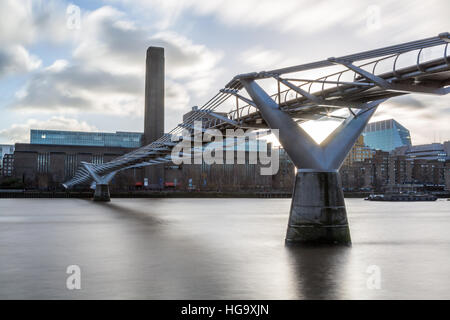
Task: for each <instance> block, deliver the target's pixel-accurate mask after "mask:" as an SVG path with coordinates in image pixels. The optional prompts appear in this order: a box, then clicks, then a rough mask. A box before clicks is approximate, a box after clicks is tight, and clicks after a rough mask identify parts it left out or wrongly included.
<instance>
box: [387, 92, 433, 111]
mask: <svg viewBox="0 0 450 320" xmlns="http://www.w3.org/2000/svg"><path fill="white" fill-rule="evenodd" d="M390 102H391V104H392V105H395V106H396V107H399V108H405V109H411V110H419V109H424V108H425V107H426V105H424V104H423V103H422V101H420V100H417V99H415V98H414V97H413V96H411V95H407V96H401V97H398V98H393V99H392V100H391V101H390Z"/></svg>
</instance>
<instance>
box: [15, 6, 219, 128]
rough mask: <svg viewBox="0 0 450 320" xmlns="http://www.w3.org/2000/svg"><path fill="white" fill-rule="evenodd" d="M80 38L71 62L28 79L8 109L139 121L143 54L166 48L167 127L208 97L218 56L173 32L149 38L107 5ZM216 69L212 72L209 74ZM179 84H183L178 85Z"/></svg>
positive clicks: (88, 20)
mask: <svg viewBox="0 0 450 320" xmlns="http://www.w3.org/2000/svg"><path fill="white" fill-rule="evenodd" d="M81 28H82V30H83V33H84V34H85V35H84V36H83V37H80V38H79V40H78V42H77V43H76V46H75V49H74V51H73V57H72V59H71V60H70V61H67V60H57V61H55V62H54V63H53V64H52V65H51V66H48V67H46V68H41V69H40V70H39V71H37V72H35V74H33V75H31V76H30V78H29V80H28V82H27V83H26V85H25V86H24V87H22V88H21V89H20V90H19V91H18V92H17V93H16V97H17V99H16V101H14V102H13V103H12V104H11V105H10V107H11V108H13V109H16V110H25V111H27V112H50V113H51V112H59V113H77V112H84V113H86V112H91V113H99V114H101V113H108V114H112V115H126V116H135V117H138V116H142V115H143V110H144V81H145V53H146V49H147V47H148V46H150V45H152V46H162V47H164V48H165V64H166V101H165V105H166V113H167V114H168V115H170V117H168V120H169V121H168V122H169V124H170V125H174V124H176V123H178V119H176V120H175V119H172V118H174V117H175V114H177V115H178V117H179V119H181V113H180V110H182V109H183V108H184V109H185V110H188V105H187V104H188V103H189V101H190V100H191V97H192V96H196V97H198V96H202V95H204V94H205V93H206V92H208V90H209V88H210V85H211V83H213V82H212V81H211V79H212V78H214V74H217V71H218V68H217V67H216V65H217V63H218V61H219V60H220V59H221V57H222V54H221V53H220V52H215V51H212V50H209V49H208V48H207V47H206V46H204V45H200V44H195V43H193V42H192V41H191V40H189V39H187V38H186V37H183V36H181V35H178V34H177V33H175V32H158V33H154V34H151V33H149V32H148V30H147V29H144V28H142V27H139V26H136V25H135V24H134V23H133V22H132V21H130V20H127V16H126V14H125V13H124V12H121V11H119V10H117V9H115V8H112V7H109V6H105V7H101V8H99V9H97V10H94V11H92V12H87V13H85V14H84V15H83V17H82V26H81ZM213 70H214V72H212V71H213ZM181 83H183V85H181Z"/></svg>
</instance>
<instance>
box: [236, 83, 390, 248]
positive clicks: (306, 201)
mask: <svg viewBox="0 0 450 320" xmlns="http://www.w3.org/2000/svg"><path fill="white" fill-rule="evenodd" d="M240 82H241V83H242V84H243V86H244V87H245V89H246V90H247V92H248V94H249V95H250V97H251V98H252V100H253V102H254V103H255V104H256V106H257V108H258V109H259V111H260V112H261V115H262V117H263V118H264V120H265V121H266V122H267V124H268V125H269V127H270V128H273V129H279V140H280V143H281V144H282V145H283V147H284V149H285V150H286V152H287V153H288V154H289V156H290V158H291V160H292V161H293V162H294V164H295V166H296V167H297V168H298V171H297V176H296V180H295V186H294V192H293V195H292V204H291V212H290V216H289V223H288V228H287V233H286V243H288V244H291V243H305V244H320V243H327V244H346V245H349V244H351V239H350V230H349V226H348V221H347V212H346V210H345V202H344V194H343V192H342V184H341V178H340V175H339V172H338V169H339V167H340V166H341V164H342V162H343V161H344V159H345V157H346V156H347V154H348V152H349V151H350V149H351V148H352V146H353V145H354V143H355V141H356V140H357V138H358V137H359V135H360V134H361V132H362V131H363V130H364V127H365V126H366V124H367V122H368V121H369V119H370V117H371V116H372V114H373V113H374V112H375V110H376V107H377V106H378V104H380V103H381V102H382V100H378V101H374V102H372V103H368V104H366V105H365V106H364V107H363V108H362V109H360V111H359V112H358V113H357V114H356V115H353V116H350V117H349V118H347V119H346V120H344V122H343V123H342V124H341V125H340V126H339V127H338V128H336V130H334V131H333V133H332V134H331V135H330V136H329V137H328V138H327V139H326V140H325V141H323V142H322V143H321V144H320V145H318V144H317V143H315V141H314V140H313V139H312V138H311V137H310V136H309V134H308V133H306V132H305V131H304V130H303V129H302V128H301V127H300V126H299V125H298V124H297V123H296V122H295V121H294V120H293V119H292V118H291V116H289V115H288V114H287V113H285V112H284V111H283V110H281V109H280V108H279V106H278V104H277V103H276V102H275V101H274V100H272V98H270V96H269V95H268V94H267V93H266V92H265V91H264V90H263V89H262V88H261V87H260V86H259V85H258V84H257V83H256V82H255V80H253V79H241V80H240ZM383 101H384V100H383Z"/></svg>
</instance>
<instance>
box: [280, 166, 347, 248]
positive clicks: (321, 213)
mask: <svg viewBox="0 0 450 320" xmlns="http://www.w3.org/2000/svg"><path fill="white" fill-rule="evenodd" d="M297 243H314V244H322V243H323V244H344V245H347V244H350V243H351V238H350V229H349V225H348V221H347V211H346V209H345V202H344V193H343V192H342V185H341V177H340V175H339V172H337V170H335V171H329V172H326V171H322V172H319V171H308V170H301V169H300V170H299V171H298V172H297V176H296V178H295V185H294V192H293V194H292V203H291V211H290V215H289V222H288V227H287V232H286V244H297Z"/></svg>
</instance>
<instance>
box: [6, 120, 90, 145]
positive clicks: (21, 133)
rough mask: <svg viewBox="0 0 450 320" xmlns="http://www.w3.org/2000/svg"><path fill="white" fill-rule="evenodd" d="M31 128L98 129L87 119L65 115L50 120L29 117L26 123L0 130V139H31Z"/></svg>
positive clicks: (9, 141) (13, 141)
mask: <svg viewBox="0 0 450 320" xmlns="http://www.w3.org/2000/svg"><path fill="white" fill-rule="evenodd" d="M30 129H50V130H51V129H53V130H70V131H98V130H97V128H96V127H95V126H91V125H89V124H88V123H87V122H85V121H81V122H80V121H78V120H77V119H71V118H65V117H56V116H55V117H51V118H50V119H48V120H44V121H42V120H36V119H28V120H27V121H26V122H24V123H16V124H13V125H11V126H10V127H9V128H7V129H3V130H0V139H2V140H3V141H5V143H16V142H22V143H27V142H29V141H30Z"/></svg>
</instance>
